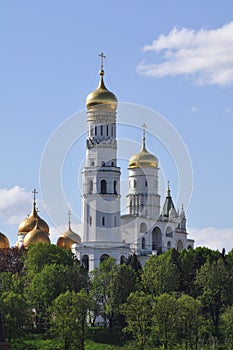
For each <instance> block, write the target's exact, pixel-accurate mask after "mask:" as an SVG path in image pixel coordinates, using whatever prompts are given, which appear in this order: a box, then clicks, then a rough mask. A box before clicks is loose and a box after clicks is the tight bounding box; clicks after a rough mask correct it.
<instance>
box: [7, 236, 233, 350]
mask: <svg viewBox="0 0 233 350" xmlns="http://www.w3.org/2000/svg"><path fill="white" fill-rule="evenodd" d="M0 288H1V295H0V313H1V314H2V316H3V321H4V325H5V331H6V336H7V339H8V341H9V342H11V341H13V340H14V339H16V338H18V337H22V336H23V334H24V332H32V333H33V332H35V331H37V332H40V331H41V332H44V331H47V332H48V333H47V334H48V337H51V338H54V339H59V341H60V344H62V347H63V349H65V350H69V349H73V348H75V349H81V350H84V349H85V340H86V339H87V337H88V332H87V331H88V329H90V328H91V327H94V326H95V325H96V324H97V323H98V322H99V321H100V315H101V325H103V326H106V327H108V329H109V332H113V334H114V330H115V329H118V330H120V334H121V335H122V336H125V337H126V335H127V339H132V340H131V341H133V342H134V344H135V345H134V348H135V349H140V350H144V349H146V348H149V349H159V348H163V349H164V350H169V349H185V350H189V349H191V350H194V349H195V350H196V349H233V250H232V251H230V252H229V253H228V254H226V253H225V251H224V250H223V251H222V252H221V253H220V252H218V251H213V250H210V249H208V248H196V249H194V250H188V251H186V250H183V251H181V252H178V251H177V250H175V249H171V250H169V251H167V252H166V253H164V254H161V255H159V256H157V255H156V256H151V257H150V258H149V259H148V260H147V262H146V264H145V265H144V266H143V267H142V266H141V264H140V262H139V261H138V258H137V256H136V255H131V256H130V257H129V258H128V259H127V260H126V261H125V263H124V264H122V265H117V264H116V262H115V260H114V259H113V258H108V259H106V260H105V261H103V262H102V263H101V264H100V265H99V267H98V268H97V269H95V270H94V271H92V272H91V273H88V271H87V270H86V269H85V267H84V266H82V264H81V263H80V262H79V261H78V260H77V259H76V258H75V257H74V256H73V254H72V253H71V251H70V250H66V249H61V248H59V247H58V246H56V245H48V244H42V243H39V244H37V245H34V246H31V247H29V249H27V250H25V249H24V248H20V249H19V248H10V249H1V250H0Z"/></svg>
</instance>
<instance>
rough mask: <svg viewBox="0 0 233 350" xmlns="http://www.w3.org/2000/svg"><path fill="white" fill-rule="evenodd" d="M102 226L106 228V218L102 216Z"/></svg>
mask: <svg viewBox="0 0 233 350" xmlns="http://www.w3.org/2000/svg"><path fill="white" fill-rule="evenodd" d="M102 226H105V216H102Z"/></svg>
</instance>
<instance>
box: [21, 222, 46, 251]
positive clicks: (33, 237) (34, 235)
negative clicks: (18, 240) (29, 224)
mask: <svg viewBox="0 0 233 350" xmlns="http://www.w3.org/2000/svg"><path fill="white" fill-rule="evenodd" d="M37 243H47V244H50V243H51V242H50V239H49V235H48V233H47V232H45V231H43V230H42V229H40V228H39V221H38V220H36V226H35V227H34V229H33V230H32V231H30V232H28V233H27V234H26V236H25V238H24V242H23V245H24V246H25V247H28V246H29V245H31V244H37Z"/></svg>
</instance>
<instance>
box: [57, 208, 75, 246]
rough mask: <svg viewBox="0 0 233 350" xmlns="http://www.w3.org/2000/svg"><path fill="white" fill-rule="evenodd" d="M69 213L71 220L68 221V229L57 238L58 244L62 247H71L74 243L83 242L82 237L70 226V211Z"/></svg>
mask: <svg viewBox="0 0 233 350" xmlns="http://www.w3.org/2000/svg"><path fill="white" fill-rule="evenodd" d="M68 215H69V222H68V230H67V231H66V232H64V233H63V234H62V235H61V236H60V237H59V238H58V240H57V245H58V246H59V247H60V248H66V249H71V248H72V245H73V244H74V243H78V242H81V237H80V236H79V235H78V234H77V233H75V232H74V231H73V230H72V229H71V226H70V212H69V213H68Z"/></svg>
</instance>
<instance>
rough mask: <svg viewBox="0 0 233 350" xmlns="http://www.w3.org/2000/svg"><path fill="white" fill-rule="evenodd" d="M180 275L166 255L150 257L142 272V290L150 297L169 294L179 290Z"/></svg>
mask: <svg viewBox="0 0 233 350" xmlns="http://www.w3.org/2000/svg"><path fill="white" fill-rule="evenodd" d="M179 283H180V274H179V270H178V268H177V266H176V265H175V264H174V263H173V262H172V261H171V259H170V256H169V255H168V254H162V255H160V256H152V257H150V258H149V259H148V260H147V262H146V264H145V266H144V268H143V272H142V286H143V289H144V290H145V291H146V292H147V293H149V294H152V295H159V294H163V293H171V292H173V291H177V290H178V289H179Z"/></svg>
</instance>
